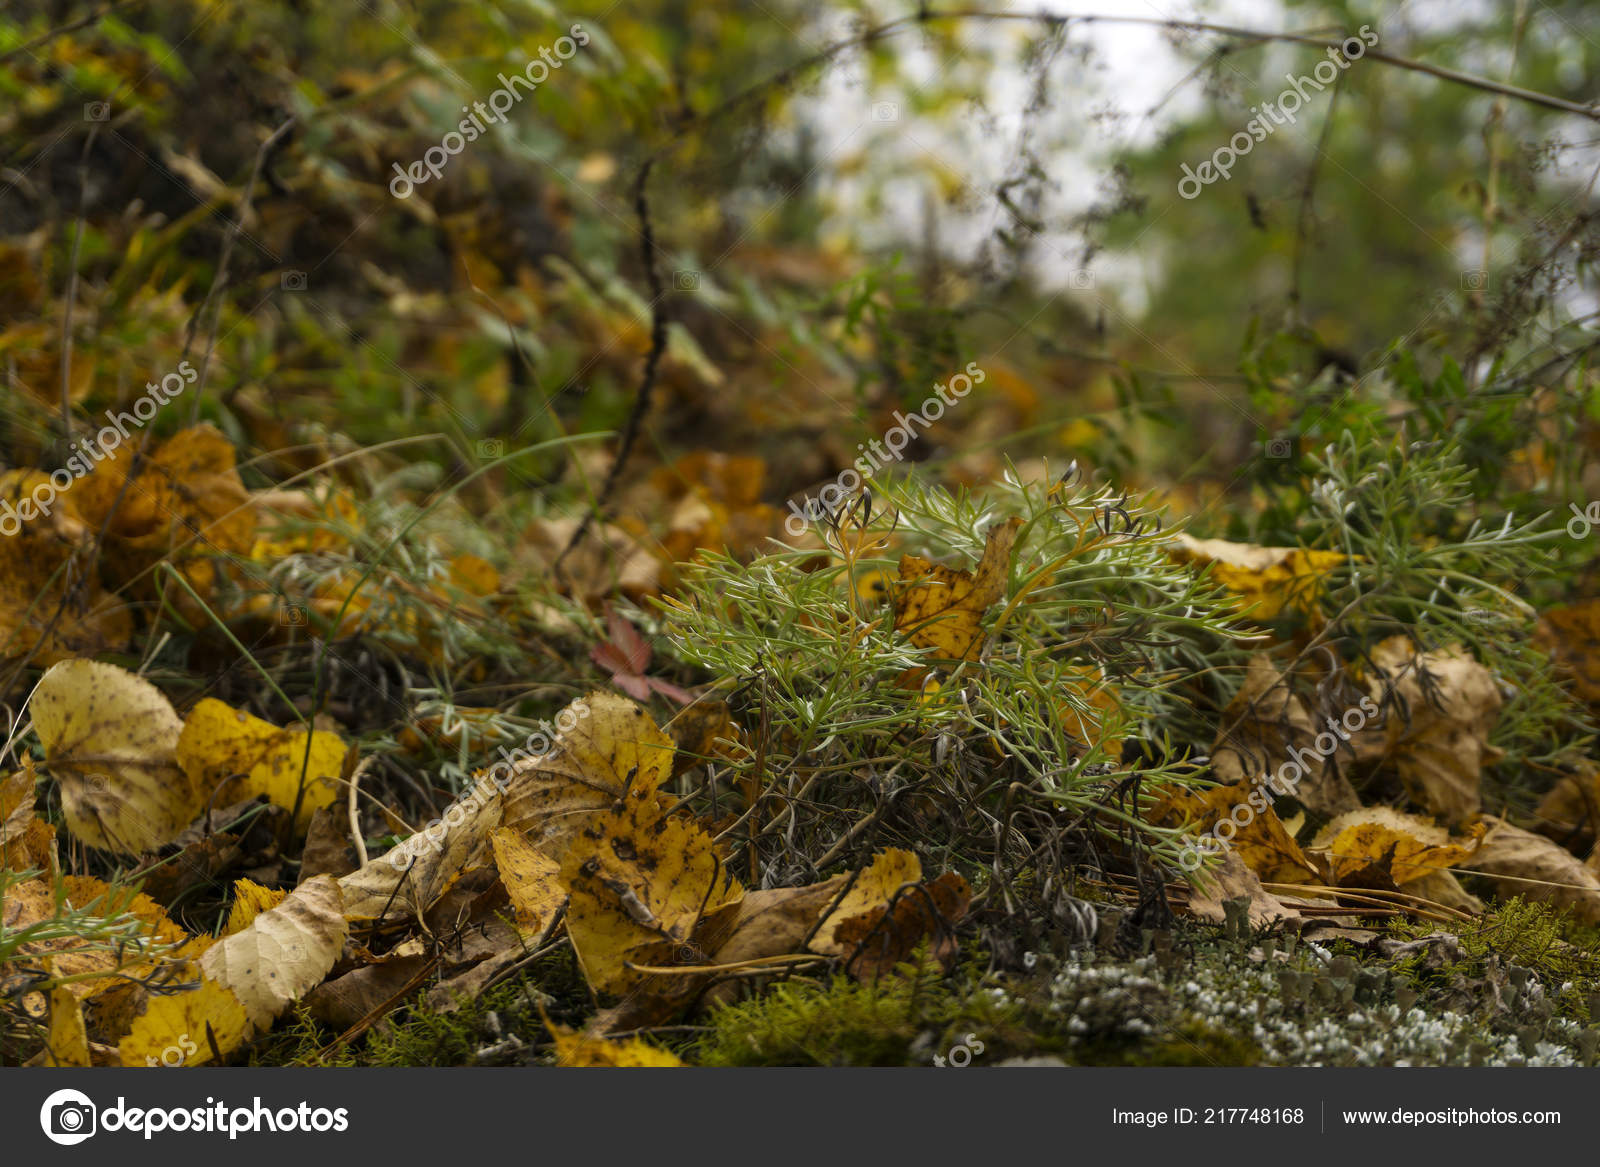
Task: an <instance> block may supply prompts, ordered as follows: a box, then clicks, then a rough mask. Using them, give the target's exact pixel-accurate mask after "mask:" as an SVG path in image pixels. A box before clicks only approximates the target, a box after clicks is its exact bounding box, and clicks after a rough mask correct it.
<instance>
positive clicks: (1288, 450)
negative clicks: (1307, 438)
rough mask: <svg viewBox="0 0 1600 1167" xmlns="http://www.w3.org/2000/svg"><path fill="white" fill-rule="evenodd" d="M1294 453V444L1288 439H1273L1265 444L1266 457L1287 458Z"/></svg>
mask: <svg viewBox="0 0 1600 1167" xmlns="http://www.w3.org/2000/svg"><path fill="white" fill-rule="evenodd" d="M1293 453H1294V443H1293V442H1291V441H1290V440H1289V439H1288V438H1273V439H1271V440H1270V441H1268V442H1267V457H1269V458H1287V457H1289V456H1290V455H1292V454H1293Z"/></svg>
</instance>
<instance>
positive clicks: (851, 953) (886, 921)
mask: <svg viewBox="0 0 1600 1167" xmlns="http://www.w3.org/2000/svg"><path fill="white" fill-rule="evenodd" d="M971 902H972V889H971V888H969V887H968V886H967V881H966V880H965V879H963V878H961V876H959V875H957V874H956V873H955V872H954V871H947V872H945V873H944V874H943V875H941V876H939V878H938V879H935V880H933V881H932V882H931V883H925V884H919V885H917V888H916V889H915V890H907V891H905V892H903V893H902V894H901V895H900V896H899V897H898V898H897V899H895V900H894V901H893V902H892V903H889V904H885V905H884V906H882V907H879V908H874V909H873V910H872V911H870V912H867V913H865V914H863V915H859V916H851V917H850V918H849V919H847V920H842V921H840V922H838V923H837V924H836V926H835V928H834V932H833V940H834V942H835V943H836V944H838V945H839V947H841V948H843V949H846V950H847V953H848V956H847V959H846V961H845V966H844V967H845V972H847V973H849V974H850V975H851V976H853V977H855V978H856V979H857V980H862V981H867V980H876V979H877V978H878V977H880V976H883V975H884V974H885V973H890V972H893V971H894V968H895V966H896V965H897V964H899V963H900V962H902V961H905V960H909V959H910V958H911V956H912V954H913V953H914V952H915V950H916V948H917V946H918V945H919V944H921V943H922V942H923V940H924V939H926V940H928V941H929V942H930V944H929V949H928V954H929V955H930V956H932V957H933V958H934V959H935V960H937V961H938V962H939V963H940V964H941V965H943V966H944V967H945V969H946V970H949V968H950V967H951V966H952V965H953V964H954V963H955V958H956V955H957V953H958V951H959V947H960V946H959V945H958V944H957V942H956V935H955V926H956V925H957V924H959V923H960V922H961V918H962V917H963V916H965V915H966V914H967V905H968V904H970V903H971Z"/></svg>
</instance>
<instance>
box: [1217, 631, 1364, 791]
mask: <svg viewBox="0 0 1600 1167" xmlns="http://www.w3.org/2000/svg"><path fill="white" fill-rule="evenodd" d="M1374 713H1376V709H1374ZM1318 730H1319V727H1317V726H1316V724H1315V723H1314V722H1313V721H1312V719H1311V713H1310V712H1309V711H1308V710H1307V709H1306V706H1305V702H1304V701H1303V700H1302V699H1301V698H1300V697H1299V696H1298V695H1297V694H1295V693H1293V692H1291V691H1290V688H1289V685H1288V683H1287V682H1286V681H1285V680H1284V677H1283V674H1282V673H1280V672H1279V671H1278V669H1277V667H1276V666H1275V665H1273V663H1272V660H1271V658H1270V657H1268V656H1267V655H1266V654H1265V653H1257V654H1256V655H1255V656H1253V657H1251V658H1250V664H1249V667H1248V669H1247V671H1246V673H1245V681H1244V685H1243V686H1241V687H1240V689H1239V692H1238V693H1236V694H1235V695H1234V698H1233V700H1232V701H1230V702H1228V707H1227V709H1225V710H1224V711H1223V714H1222V728H1221V730H1220V731H1219V733H1218V736H1217V740H1216V742H1215V744H1214V745H1213V746H1212V747H1211V768H1212V770H1213V771H1215V773H1216V776H1217V778H1218V780H1220V781H1222V782H1224V783H1227V784H1228V785H1230V786H1231V785H1234V784H1236V783H1240V782H1246V781H1251V780H1253V779H1255V778H1258V777H1260V776H1261V775H1263V774H1265V775H1268V776H1270V778H1271V779H1272V785H1270V786H1269V787H1268V789H1269V790H1270V789H1273V788H1276V789H1277V790H1278V791H1279V792H1285V793H1287V794H1289V795H1290V796H1291V797H1293V798H1294V799H1296V800H1297V801H1298V802H1299V803H1300V804H1301V805H1302V806H1304V807H1306V808H1307V809H1308V810H1310V811H1311V813H1313V814H1316V815H1319V816H1323V817H1328V818H1331V817H1333V816H1334V815H1340V814H1344V813H1345V812H1346V811H1351V810H1355V809H1357V808H1358V807H1360V805H1361V800H1360V799H1359V798H1358V797H1357V796H1356V792H1355V789H1354V788H1353V787H1352V786H1351V785H1350V783H1349V782H1348V781H1347V780H1346V779H1345V778H1344V776H1343V775H1342V774H1340V773H1339V770H1338V767H1337V766H1336V765H1333V764H1331V763H1332V759H1333V757H1334V754H1330V753H1325V752H1323V751H1321V750H1319V749H1317V748H1316V747H1315V746H1314V745H1313V743H1314V742H1315V741H1316V739H1317V737H1318ZM1321 732H1322V733H1323V734H1324V735H1326V736H1327V737H1332V738H1333V739H1334V747H1333V748H1334V751H1335V752H1336V751H1337V750H1338V749H1339V748H1340V747H1341V746H1342V745H1343V742H1342V740H1341V739H1340V738H1339V736H1338V735H1337V734H1334V733H1333V732H1332V731H1330V730H1327V729H1323V730H1322V731H1321ZM1224 733H1226V734H1227V738H1226V740H1224V738H1223V736H1222V735H1223V734H1224ZM1291 751H1292V753H1291ZM1291 783H1292V784H1293V789H1292V790H1288V791H1285V789H1284V788H1285V787H1287V786H1289V785H1290V784H1291Z"/></svg>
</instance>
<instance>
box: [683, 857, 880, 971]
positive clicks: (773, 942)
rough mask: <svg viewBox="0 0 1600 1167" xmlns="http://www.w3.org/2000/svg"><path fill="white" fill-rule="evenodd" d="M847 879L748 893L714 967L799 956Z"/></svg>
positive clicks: (720, 949)
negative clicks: (793, 953) (787, 955)
mask: <svg viewBox="0 0 1600 1167" xmlns="http://www.w3.org/2000/svg"><path fill="white" fill-rule="evenodd" d="M848 878H849V877H848V876H844V875H836V876H834V877H833V878H832V879H826V880H823V881H822V882H821V883H813V884H809V885H807V886H805V887H775V888H770V889H767V890H764V891H747V892H745V894H744V901H743V902H742V903H740V905H739V915H738V916H737V917H736V918H735V919H734V922H733V930H732V932H731V933H730V934H729V936H728V939H727V940H726V941H724V942H723V944H722V947H720V948H718V949H717V951H716V955H715V956H714V957H713V958H712V963H713V964H737V963H739V962H740V961H746V960H759V959H761V958H763V957H768V956H782V955H783V954H785V953H791V952H800V951H801V948H800V946H801V944H803V943H804V942H805V938H806V937H807V936H808V935H810V934H811V929H812V928H814V927H815V926H816V923H817V918H818V917H819V916H820V915H821V914H822V913H823V911H825V910H826V909H827V907H828V905H829V904H831V903H832V902H833V897H834V896H836V895H838V894H839V890H840V889H841V888H843V887H844V883H845V880H846V879H848ZM819 931H820V929H819Z"/></svg>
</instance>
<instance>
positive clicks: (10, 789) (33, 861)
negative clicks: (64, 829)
mask: <svg viewBox="0 0 1600 1167" xmlns="http://www.w3.org/2000/svg"><path fill="white" fill-rule="evenodd" d="M34 782H35V779H34V773H33V760H32V759H31V758H28V757H27V756H24V757H23V767H22V769H20V770H18V771H17V772H16V773H14V774H12V775H11V776H10V777H9V778H7V779H5V781H3V782H0V868H5V869H6V870H8V871H43V872H46V873H49V872H51V871H53V870H54V869H55V858H54V855H55V841H56V832H55V828H53V827H51V826H50V824H49V823H47V822H45V821H44V820H43V819H41V818H40V817H39V816H38V814H36V813H35V812H34V809H33V804H34V789H33V788H34Z"/></svg>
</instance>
